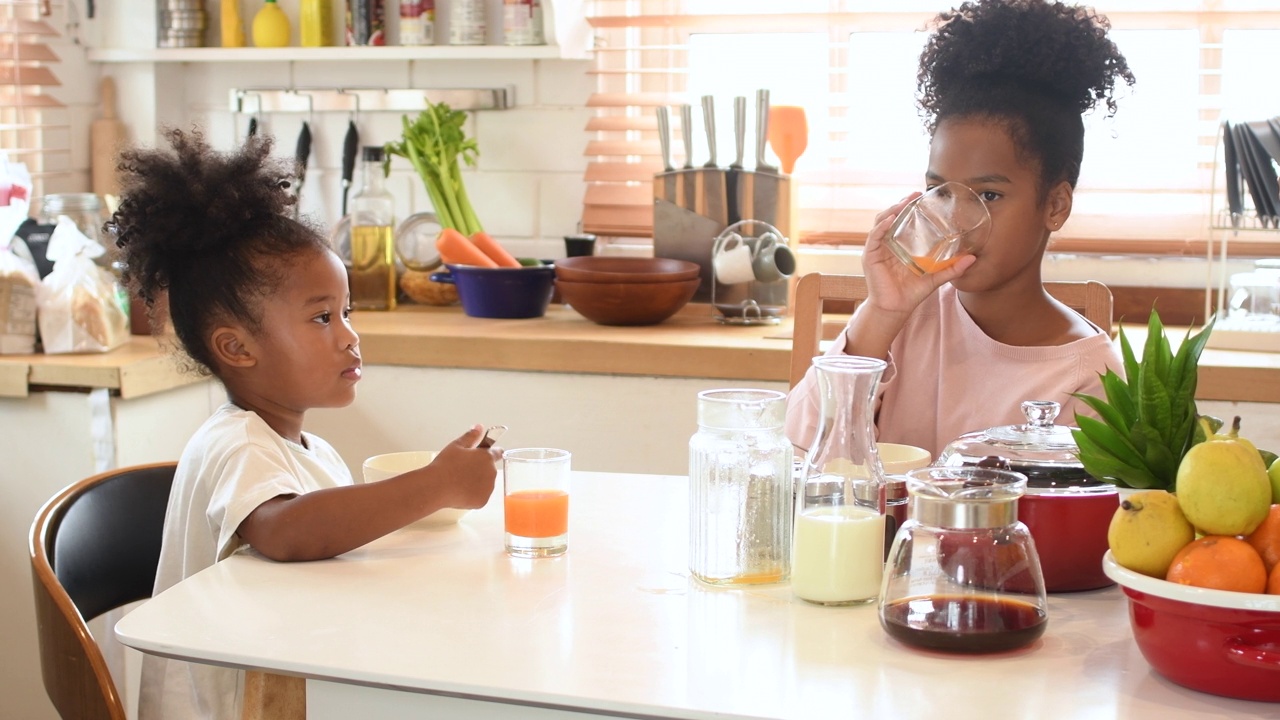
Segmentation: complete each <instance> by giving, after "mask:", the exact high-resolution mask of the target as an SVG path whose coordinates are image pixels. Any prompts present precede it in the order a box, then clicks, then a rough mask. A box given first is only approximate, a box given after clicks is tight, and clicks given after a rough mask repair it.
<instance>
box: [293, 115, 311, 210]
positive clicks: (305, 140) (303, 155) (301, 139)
mask: <svg viewBox="0 0 1280 720" xmlns="http://www.w3.org/2000/svg"><path fill="white" fill-rule="evenodd" d="M293 156H294V159H295V160H296V161H297V163H298V192H297V193H296V194H295V195H294V203H293V219H294V220H297V219H298V215H299V213H300V212H301V210H302V185H303V183H305V182H306V181H307V160H309V159H311V124H310V123H308V122H307V121H305V120H303V121H302V130H301V132H299V133H298V145H297V148H296V149H295V150H294V152H293Z"/></svg>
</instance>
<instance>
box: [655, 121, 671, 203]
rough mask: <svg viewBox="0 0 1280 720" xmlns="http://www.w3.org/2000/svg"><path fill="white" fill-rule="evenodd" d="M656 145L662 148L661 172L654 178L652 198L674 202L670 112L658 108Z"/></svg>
mask: <svg viewBox="0 0 1280 720" xmlns="http://www.w3.org/2000/svg"><path fill="white" fill-rule="evenodd" d="M658 144H659V145H661V146H662V168H663V170H662V172H661V173H659V174H658V177H656V178H654V197H656V198H662V199H663V200H666V201H667V202H675V201H676V170H675V168H674V167H672V166H671V111H670V110H668V109H667V107H666V106H665V105H663V106H662V107H659V108H658Z"/></svg>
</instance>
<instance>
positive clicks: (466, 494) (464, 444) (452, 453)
mask: <svg viewBox="0 0 1280 720" xmlns="http://www.w3.org/2000/svg"><path fill="white" fill-rule="evenodd" d="M482 437H484V426H483V425H474V426H472V428H471V429H470V430H468V431H466V432H465V433H463V434H462V435H461V436H460V437H459V438H458V439H456V440H454V441H453V442H451V443H449V444H448V445H445V446H444V447H443V448H442V449H441V450H440V453H439V454H438V455H436V459H435V460H433V461H431V467H432V468H435V469H436V470H439V471H440V473H441V476H442V477H444V478H446V480H445V482H447V483H448V486H447V489H446V491H445V497H446V498H447V502H446V505H447V506H448V507H455V508H463V509H474V508H480V507H484V504H485V503H486V502H488V501H489V496H490V495H492V494H493V484H494V480H495V479H496V478H497V476H498V470H497V463H498V461H499V460H501V459H502V448H500V447H497V446H492V447H488V448H481V447H477V443H479V442H480V439H481V438H482Z"/></svg>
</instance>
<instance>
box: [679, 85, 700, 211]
mask: <svg viewBox="0 0 1280 720" xmlns="http://www.w3.org/2000/svg"><path fill="white" fill-rule="evenodd" d="M680 135H681V137H682V138H683V139H684V168H683V169H682V172H681V173H680V179H681V180H682V181H683V183H684V191H683V195H682V200H683V202H681V203H679V205H680V206H681V207H685V208H689V209H690V210H693V209H694V208H696V207H697V206H698V182H697V176H698V173H697V171H696V170H695V169H694V167H693V107H692V106H691V105H681V106H680Z"/></svg>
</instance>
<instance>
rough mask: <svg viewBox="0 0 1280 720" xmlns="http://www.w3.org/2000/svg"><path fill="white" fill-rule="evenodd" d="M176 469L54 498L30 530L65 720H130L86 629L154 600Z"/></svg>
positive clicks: (44, 641)
mask: <svg viewBox="0 0 1280 720" xmlns="http://www.w3.org/2000/svg"><path fill="white" fill-rule="evenodd" d="M176 467H177V466H176V465H175V464H174V463H158V464H154V465H139V466H135V467H128V468H121V469H119V470H113V471H111V472H106V473H102V474H101V475H95V476H93V477H91V478H88V479H86V480H81V481H80V482H78V483H75V484H74V485H72V486H70V487H68V488H66V489H65V490H63V491H61V492H60V493H58V494H57V495H55V496H54V497H53V498H52V499H51V500H49V502H47V503H45V505H44V507H43V508H41V509H40V512H39V513H38V514H37V515H36V519H35V522H34V523H33V524H32V526H31V540H30V551H31V574H32V579H33V583H32V586H33V588H34V592H35V604H36V633H37V635H38V640H39V644H40V671H41V675H42V676H43V677H44V688H45V692H46V693H48V695H49V699H50V700H52V701H53V705H54V707H55V708H57V710H58V713H59V714H60V715H61V716H62V717H63V718H68V719H69V718H76V719H77V720H125V712H124V707H123V704H122V703H121V700H120V693H119V692H118V691H117V690H116V686H115V683H114V682H112V679H111V673H110V672H109V671H108V669H107V664H106V661H105V660H104V659H103V657H102V652H101V650H99V648H98V644H97V642H95V641H94V639H93V636H92V635H91V634H90V633H89V629H88V627H87V626H86V625H85V623H86V622H87V621H88V620H92V619H94V618H96V617H98V616H99V615H101V614H103V613H105V612H107V611H108V610H114V609H115V608H118V607H121V606H124V605H127V604H129V603H131V602H135V601H137V600H144V599H146V598H149V597H151V589H152V586H153V585H154V584H155V579H156V566H157V565H158V563H159V561H160V540H161V537H162V534H163V532H164V514H165V508H166V507H167V506H168V503H169V487H170V486H171V485H172V484H173V473H174V469H175V468H176Z"/></svg>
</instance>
